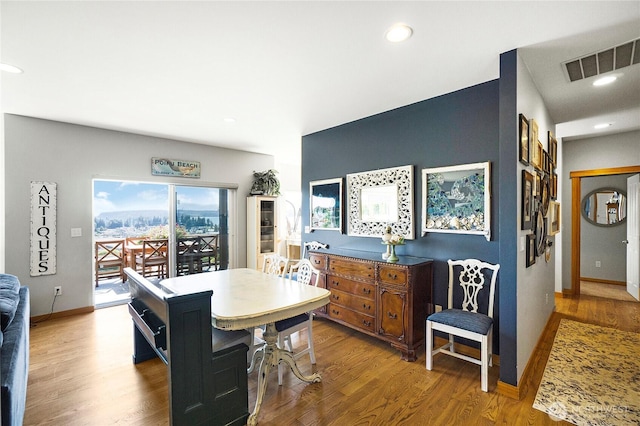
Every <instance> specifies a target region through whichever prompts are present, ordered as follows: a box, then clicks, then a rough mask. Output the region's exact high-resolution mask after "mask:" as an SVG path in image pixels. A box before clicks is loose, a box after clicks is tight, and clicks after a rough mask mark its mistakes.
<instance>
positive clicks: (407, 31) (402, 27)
mask: <svg viewBox="0 0 640 426" xmlns="http://www.w3.org/2000/svg"><path fill="white" fill-rule="evenodd" d="M412 34H413V29H412V28H411V27H410V26H408V25H406V24H395V25H393V26H392V27H391V28H389V29H388V30H387V32H386V33H385V37H386V38H387V40H389V41H390V42H392V43H399V42H401V41H405V40H407V39H408V38H409V37H411V35H412Z"/></svg>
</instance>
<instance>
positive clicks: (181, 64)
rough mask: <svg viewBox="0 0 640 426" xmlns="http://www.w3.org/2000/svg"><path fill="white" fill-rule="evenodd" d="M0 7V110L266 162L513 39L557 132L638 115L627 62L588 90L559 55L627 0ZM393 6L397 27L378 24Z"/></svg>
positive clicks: (613, 22) (638, 74) (624, 26)
mask: <svg viewBox="0 0 640 426" xmlns="http://www.w3.org/2000/svg"><path fill="white" fill-rule="evenodd" d="M0 18H1V25H2V28H1V33H0V34H1V39H0V41H1V51H0V54H1V62H4V63H10V64H12V65H16V66H18V67H20V68H22V69H23V70H24V73H23V74H19V75H13V74H8V73H3V75H2V98H1V100H2V110H3V112H6V113H12V114H21V115H27V116H33V117H39V118H46V119H52V120H58V121H64V122H70V123H77V124H83V125H89V126H95V127H102V128H107V129H114V130H123V131H128V132H134V133H140V134H145V135H152V136H160V137H166V138H172V139H177V140H184V141H190V142H197V143H203V144H210V145H216V146H222V147H229V148H234V149H241V150H247V151H254V152H262V153H269V154H273V155H275V156H276V161H278V162H279V163H291V164H298V163H299V162H300V140H301V136H303V135H305V134H309V133H313V132H316V131H319V130H323V129H327V128H330V127H333V126H337V125H340V124H343V123H346V122H350V121H353V120H357V119H360V118H363V117H367V116H370V115H373V114H377V113H380V112H384V111H388V110H390V109H393V108H397V107H400V106H404V105H407V104H410V103H414V102H418V101H421V100H424V99H429V98H432V97H435V96H438V95H441V94H445V93H449V92H452V91H455V90H458V89H462V88H465V87H469V86H472V85H475V84H479V83H482V82H485V81H489V80H493V79H496V78H498V77H499V55H500V54H501V53H504V52H506V51H509V50H511V49H515V48H521V55H522V57H523V59H524V60H525V63H526V64H527V66H528V67H529V69H530V71H531V74H532V76H533V78H534V80H535V82H536V85H537V86H538V88H539V90H540V92H541V94H542V96H543V98H544V100H545V103H546V105H547V107H548V109H549V112H550V114H551V116H552V119H553V120H554V121H556V122H557V123H561V124H560V125H559V126H558V129H557V133H558V135H559V136H564V137H572V136H573V137H575V136H580V137H582V136H585V135H588V134H589V133H591V132H593V129H592V128H591V129H590V130H588V131H587V130H584V126H585V125H587V124H588V125H589V126H592V124H595V121H599V120H600V119H604V117H606V118H607V120H608V121H613V122H614V126H612V127H611V128H610V129H609V130H607V131H609V132H611V131H627V130H631V129H638V128H640V66H639V65H635V66H632V67H628V68H626V69H624V70H622V71H623V72H624V75H623V76H622V78H620V79H619V81H618V82H616V83H615V84H614V86H610V87H609V88H600V89H598V90H595V89H594V88H593V87H592V86H591V84H590V83H591V81H590V80H588V81H583V82H579V83H568V80H567V79H566V78H565V76H564V74H563V72H562V69H561V63H562V62H564V61H566V60H569V59H573V58H576V57H579V56H582V55H584V54H588V53H591V52H595V51H597V50H600V49H602V48H606V47H611V46H613V45H617V44H620V43H623V42H625V41H629V40H631V39H635V38H638V37H640V2H638V1H624V2H613V1H604V2H598V1H584V2H583V1H579V2H555V1H554V2H522V1H514V2H486V1H472V2H432V1H422V2H416V1H414V2H398V1H377V2H364V1H351V2H328V1H304V2H303V1H300V2H291V1H289V2H268V1H258V2H244V1H235V2H214V1H208V2H207V1H201V2H189V1H163V2H151V1H137V2H86V1H80V2H78V1H73V2H49V1H48V2H9V1H2V2H1V3H0ZM396 22H405V23H407V24H409V25H411V26H412V27H413V29H414V35H413V37H412V38H411V39H410V40H409V41H407V42H404V43H401V44H392V43H389V42H387V41H386V40H385V39H384V32H385V30H386V29H387V28H388V27H390V26H391V25H392V24H394V23H396ZM227 117H233V118H235V119H236V122H235V123H234V124H230V123H227V122H225V120H224V119H225V118H227ZM625 117H626V118H625ZM572 126H573V127H572ZM574 127H575V128H574Z"/></svg>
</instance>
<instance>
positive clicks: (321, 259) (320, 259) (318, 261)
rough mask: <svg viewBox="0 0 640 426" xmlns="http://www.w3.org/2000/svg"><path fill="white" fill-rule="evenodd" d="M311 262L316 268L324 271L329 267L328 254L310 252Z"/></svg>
mask: <svg viewBox="0 0 640 426" xmlns="http://www.w3.org/2000/svg"><path fill="white" fill-rule="evenodd" d="M309 262H311V264H312V265H313V267H314V268H316V269H320V270H321V271H324V270H325V268H326V267H327V256H325V255H323V254H315V253H310V254H309Z"/></svg>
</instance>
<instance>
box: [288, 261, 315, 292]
mask: <svg viewBox="0 0 640 426" xmlns="http://www.w3.org/2000/svg"><path fill="white" fill-rule="evenodd" d="M294 273H295V275H296V280H295V281H298V282H299V283H301V284H307V285H313V286H317V285H318V278H319V277H320V271H319V270H317V269H316V268H314V267H313V265H312V264H311V262H310V261H309V260H307V259H300V260H299V261H298V263H296V264H294V265H291V266H290V267H289V279H290V280H293V276H294Z"/></svg>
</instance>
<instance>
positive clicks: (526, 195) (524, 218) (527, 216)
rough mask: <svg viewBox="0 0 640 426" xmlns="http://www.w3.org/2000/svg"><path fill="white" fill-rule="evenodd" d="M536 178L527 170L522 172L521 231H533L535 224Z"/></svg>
mask: <svg viewBox="0 0 640 426" xmlns="http://www.w3.org/2000/svg"><path fill="white" fill-rule="evenodd" d="M533 186H534V178H533V175H532V174H531V173H529V172H528V171H527V170H523V171H522V205H521V220H520V229H523V230H531V227H532V224H533V204H534V199H533Z"/></svg>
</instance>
